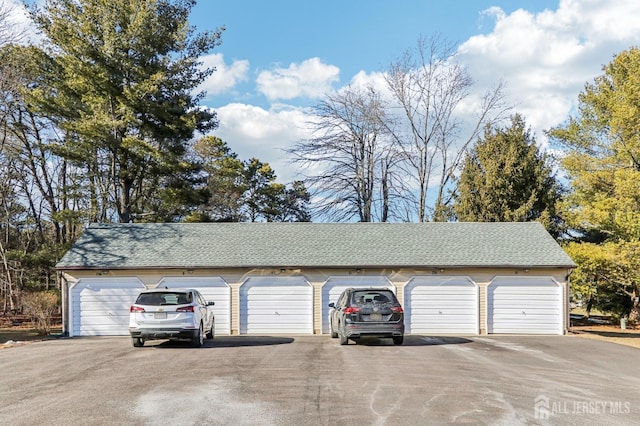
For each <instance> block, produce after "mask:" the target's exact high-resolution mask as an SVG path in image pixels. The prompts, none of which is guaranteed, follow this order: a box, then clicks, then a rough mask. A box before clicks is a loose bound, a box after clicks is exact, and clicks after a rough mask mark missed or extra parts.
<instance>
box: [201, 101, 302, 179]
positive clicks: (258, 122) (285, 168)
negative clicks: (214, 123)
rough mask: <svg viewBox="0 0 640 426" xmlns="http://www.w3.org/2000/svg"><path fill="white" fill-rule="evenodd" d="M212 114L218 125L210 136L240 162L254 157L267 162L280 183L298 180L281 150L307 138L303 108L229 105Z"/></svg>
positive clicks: (292, 166)
mask: <svg viewBox="0 0 640 426" xmlns="http://www.w3.org/2000/svg"><path fill="white" fill-rule="evenodd" d="M216 112H217V114H218V119H219V120H220V126H219V128H218V129H217V130H216V131H215V132H213V134H215V136H218V137H219V138H221V139H222V140H224V141H225V142H226V143H227V145H228V146H229V148H231V150H232V151H234V152H235V153H236V154H238V156H239V158H240V159H242V160H248V159H249V158H251V157H256V158H258V159H259V160H261V161H263V162H267V163H269V164H270V165H271V167H272V168H273V169H274V170H275V171H276V174H277V175H278V181H279V182H282V183H285V182H290V181H292V180H294V179H296V178H299V177H297V176H296V174H297V172H298V170H297V168H296V167H295V166H294V165H292V164H289V159H290V156H289V155H288V154H287V153H285V152H284V149H287V148H290V147H291V146H292V145H293V144H294V143H296V142H297V141H299V140H300V139H304V138H306V137H308V136H309V133H308V127H307V120H308V115H307V114H306V112H305V110H304V109H301V108H296V107H287V106H284V105H276V106H272V107H271V108H270V109H268V110H266V109H263V108H260V107H257V106H254V105H247V104H241V103H232V104H228V105H225V106H223V107H222V108H216Z"/></svg>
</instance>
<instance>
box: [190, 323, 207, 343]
mask: <svg viewBox="0 0 640 426" xmlns="http://www.w3.org/2000/svg"><path fill="white" fill-rule="evenodd" d="M191 344H192V346H193V347H194V348H200V347H202V345H203V344H204V333H203V332H202V323H200V327H198V330H197V331H196V334H194V336H193V339H192V340H191Z"/></svg>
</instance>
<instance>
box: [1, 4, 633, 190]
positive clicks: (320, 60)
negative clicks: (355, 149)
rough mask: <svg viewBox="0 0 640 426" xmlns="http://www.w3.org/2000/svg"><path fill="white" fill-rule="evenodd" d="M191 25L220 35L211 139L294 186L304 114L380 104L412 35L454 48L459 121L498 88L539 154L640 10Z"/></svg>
mask: <svg viewBox="0 0 640 426" xmlns="http://www.w3.org/2000/svg"><path fill="white" fill-rule="evenodd" d="M9 1H13V2H16V3H19V0H9ZM38 1H44V0H38ZM190 21H191V23H192V24H193V25H194V26H196V28H197V29H199V30H213V29H215V28H217V27H220V26H225V27H226V31H225V32H224V33H223V34H222V44H221V45H220V46H219V47H218V48H216V49H215V50H214V51H213V52H211V53H210V54H209V55H207V56H205V57H203V58H202V61H203V63H204V64H205V66H209V67H216V69H217V71H216V72H215V73H214V74H213V75H212V76H211V77H210V78H209V79H208V80H207V81H206V82H204V84H203V85H202V87H201V88H200V89H204V90H206V91H207V93H208V95H207V97H206V98H205V99H204V101H203V104H204V106H205V107H209V108H212V109H214V110H215V111H216V112H217V114H218V118H219V121H220V125H219V127H218V129H216V130H215V131H213V132H212V133H213V134H214V135H215V136H218V137H220V138H222V139H223V140H224V141H226V142H227V144H228V145H229V147H230V148H231V149H232V150H233V151H235V152H236V153H237V154H238V155H239V157H240V158H241V159H243V160H247V159H249V158H251V157H257V158H259V159H260V160H262V161H264V162H268V163H270V164H271V165H272V167H273V168H274V170H275V171H276V173H277V175H278V177H279V178H278V180H279V181H280V182H283V183H286V182H289V181H291V180H293V179H295V178H299V175H298V174H297V173H298V170H296V168H295V166H294V165H292V164H290V162H289V158H288V157H287V155H286V154H285V153H284V150H285V149H287V148H289V147H291V146H292V145H293V144H294V143H296V142H297V141H299V140H301V139H305V138H308V137H309V135H310V128H309V125H308V123H309V120H310V119H311V118H312V116H311V115H310V110H309V107H310V106H312V105H315V104H317V103H318V102H319V101H320V100H322V98H323V97H324V96H325V95H326V94H327V93H331V92H335V91H338V90H340V89H341V88H342V87H344V86H346V85H348V84H366V85H369V86H373V87H375V88H376V89H378V90H379V92H381V93H383V92H384V90H385V88H384V87H383V86H384V78H383V76H384V74H383V73H384V72H385V69H386V68H387V67H388V65H389V64H390V63H391V62H392V61H394V60H395V59H397V58H398V57H399V56H400V55H401V54H402V53H403V52H404V51H405V50H408V49H412V48H415V46H416V42H417V40H418V38H419V37H420V36H425V37H430V36H432V35H434V34H441V35H442V36H444V37H445V38H446V39H447V40H448V41H450V42H452V43H455V45H456V46H457V51H456V58H457V61H458V62H459V63H460V64H462V65H463V66H465V67H466V69H467V70H468V72H469V75H470V76H471V78H472V79H473V81H474V85H473V87H472V90H471V92H470V93H469V98H468V100H467V101H466V103H465V104H463V105H462V106H463V107H465V108H467V109H466V110H463V111H461V112H460V113H461V114H462V115H464V114H467V115H468V116H469V117H471V116H473V114H474V112H475V110H474V105H473V101H474V100H478V99H479V98H480V97H481V96H482V94H483V93H484V92H485V91H486V90H487V89H489V88H490V87H492V86H493V85H495V84H496V83H497V82H498V81H499V80H502V81H504V82H505V83H506V89H507V94H508V101H509V102H510V103H511V104H512V105H513V106H514V108H513V112H518V113H520V114H521V115H522V116H524V118H525V120H526V122H527V124H528V125H529V126H531V128H532V130H533V132H534V134H535V135H536V137H537V141H538V143H539V144H540V145H541V146H542V147H543V148H547V141H546V138H545V136H544V130H546V129H549V128H551V127H553V126H557V125H559V124H561V123H563V122H564V121H565V120H567V118H568V117H569V115H570V114H571V112H572V111H575V108H576V105H577V98H578V94H579V93H580V91H582V90H583V88H584V86H585V83H587V82H591V81H593V79H594V78H595V77H596V76H598V75H600V74H601V73H602V67H603V65H605V64H607V63H609V62H610V61H611V60H612V59H613V57H614V55H615V54H617V53H619V52H621V51H623V50H626V49H629V48H630V47H632V46H640V26H639V25H638V22H639V21H640V1H638V0H526V1H525V0H450V1H442V0H393V1H392V0H323V1H312V0H225V1H221V0H199V1H198V2H197V4H196V6H195V7H194V9H193V13H192V15H191V17H190ZM463 136H464V135H463Z"/></svg>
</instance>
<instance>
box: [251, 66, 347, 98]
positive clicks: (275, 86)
mask: <svg viewBox="0 0 640 426" xmlns="http://www.w3.org/2000/svg"><path fill="white" fill-rule="evenodd" d="M339 74H340V69H339V68H338V67H336V66H334V65H327V64H323V63H322V62H321V61H320V59H319V58H311V59H307V60H306V61H304V62H302V63H300V64H295V63H292V64H290V65H289V68H279V67H278V68H276V69H275V70H273V71H262V72H261V73H260V74H258V78H257V80H256V83H257V85H258V91H259V92H260V93H262V94H263V95H265V96H266V97H267V99H269V100H271V101H273V100H278V99H285V100H286V99H294V98H297V97H308V98H317V97H320V96H322V95H324V94H325V93H326V92H328V91H330V90H331V85H332V84H333V83H336V82H337V81H338V80H339Z"/></svg>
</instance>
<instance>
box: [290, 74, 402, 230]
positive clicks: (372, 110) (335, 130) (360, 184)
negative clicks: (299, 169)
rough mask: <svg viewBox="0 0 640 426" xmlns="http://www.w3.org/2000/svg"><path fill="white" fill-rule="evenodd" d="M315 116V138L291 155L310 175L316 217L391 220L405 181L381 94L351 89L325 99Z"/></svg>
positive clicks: (294, 150)
mask: <svg viewBox="0 0 640 426" xmlns="http://www.w3.org/2000/svg"><path fill="white" fill-rule="evenodd" d="M314 113H315V114H314V115H315V119H314V121H313V122H312V123H311V126H312V129H313V136H312V137H311V138H310V139H308V140H304V141H301V142H299V143H297V144H296V145H295V146H294V147H293V148H291V149H289V150H288V152H289V153H290V154H291V155H292V156H293V158H294V160H293V161H294V162H296V163H298V164H300V165H302V166H303V168H304V170H307V173H305V174H306V177H305V184H306V185H307V187H308V188H310V189H311V190H312V193H313V196H314V197H315V199H314V205H315V213H316V214H318V215H320V217H322V218H326V219H328V220H337V221H341V220H351V219H353V218H357V219H358V220H359V221H361V222H372V221H387V220H388V219H389V216H390V213H391V212H392V209H391V208H390V205H391V204H392V203H393V202H394V200H395V199H396V194H398V192H397V191H396V189H397V187H398V186H399V185H401V181H400V179H399V176H396V175H395V170H396V165H397V162H398V161H399V158H398V152H396V151H395V150H394V147H393V144H392V143H391V140H390V139H389V134H388V130H387V129H388V125H387V123H386V122H385V117H386V116H385V109H384V104H383V102H382V100H381V98H380V95H379V94H378V93H377V92H376V91H375V90H373V89H372V88H367V89H362V88H358V87H353V86H349V87H347V88H345V89H344V90H342V91H340V92H339V93H336V94H331V95H327V96H326V98H325V99H324V100H323V101H322V102H320V103H319V104H318V105H316V107H315V109H314Z"/></svg>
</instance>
